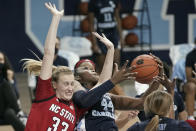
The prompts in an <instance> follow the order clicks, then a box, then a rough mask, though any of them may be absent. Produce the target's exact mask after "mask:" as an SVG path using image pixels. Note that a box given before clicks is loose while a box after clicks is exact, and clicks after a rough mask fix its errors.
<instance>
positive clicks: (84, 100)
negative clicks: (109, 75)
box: [73, 80, 114, 108]
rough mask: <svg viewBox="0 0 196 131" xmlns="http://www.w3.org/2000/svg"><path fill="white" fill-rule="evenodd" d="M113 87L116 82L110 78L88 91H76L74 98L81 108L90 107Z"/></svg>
mask: <svg viewBox="0 0 196 131" xmlns="http://www.w3.org/2000/svg"><path fill="white" fill-rule="evenodd" d="M113 87H114V84H113V83H112V82H111V81H110V80H108V81H106V82H105V83H103V84H102V85H100V86H98V87H97V88H94V89H92V90H89V91H88V92H85V91H78V92H76V93H74V95H73V100H74V102H75V103H76V104H77V105H78V106H79V107H80V108H88V107H91V106H93V105H94V104H96V103H97V102H98V101H99V100H100V99H101V97H102V96H103V95H104V94H105V93H107V92H108V91H109V90H111V89H112V88H113Z"/></svg>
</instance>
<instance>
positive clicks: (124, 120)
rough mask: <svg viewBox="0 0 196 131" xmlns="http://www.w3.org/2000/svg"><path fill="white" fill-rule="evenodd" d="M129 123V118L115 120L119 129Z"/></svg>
mask: <svg viewBox="0 0 196 131" xmlns="http://www.w3.org/2000/svg"><path fill="white" fill-rule="evenodd" d="M127 122H128V117H127V116H126V117H124V118H119V119H116V120H115V123H116V125H117V126H118V128H122V127H123V126H124V125H125V124H126V123H127Z"/></svg>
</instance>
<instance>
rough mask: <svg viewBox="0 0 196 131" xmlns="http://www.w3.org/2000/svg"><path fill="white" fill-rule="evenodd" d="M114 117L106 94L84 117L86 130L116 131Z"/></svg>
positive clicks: (109, 99) (112, 108)
mask: <svg viewBox="0 0 196 131" xmlns="http://www.w3.org/2000/svg"><path fill="white" fill-rule="evenodd" d="M114 117H115V116H114V106H113V103H112V100H111V98H110V96H109V95H108V94H105V95H103V97H102V98H101V100H100V101H99V102H97V103H96V104H95V105H94V106H93V107H92V108H91V109H90V110H89V111H88V113H87V114H86V115H85V126H86V130H87V131H117V130H118V129H117V126H116V125H115V118H114Z"/></svg>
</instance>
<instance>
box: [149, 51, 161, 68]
mask: <svg viewBox="0 0 196 131" xmlns="http://www.w3.org/2000/svg"><path fill="white" fill-rule="evenodd" d="M150 56H152V57H153V58H154V60H155V61H156V62H157V63H158V64H159V65H163V62H162V61H161V59H160V58H159V57H157V56H155V55H153V54H152V53H150Z"/></svg>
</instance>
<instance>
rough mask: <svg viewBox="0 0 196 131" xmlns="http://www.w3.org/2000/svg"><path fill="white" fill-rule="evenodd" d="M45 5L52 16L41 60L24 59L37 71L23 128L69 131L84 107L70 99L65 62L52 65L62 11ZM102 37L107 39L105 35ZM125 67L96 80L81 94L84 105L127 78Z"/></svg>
mask: <svg viewBox="0 0 196 131" xmlns="http://www.w3.org/2000/svg"><path fill="white" fill-rule="evenodd" d="M45 6H46V7H47V8H48V10H50V12H51V13H52V14H53V17H52V22H51V25H50V28H49V31H48V34H47V37H46V41H45V47H44V49H45V50H44V57H43V60H42V61H41V62H40V61H36V60H32V59H28V60H27V61H26V62H25V67H24V68H26V69H27V70H28V71H29V72H32V73H34V74H35V75H36V74H40V76H39V78H38V84H37V90H36V96H35V102H34V103H33V104H32V107H31V111H30V114H29V118H28V121H27V126H26V128H25V131H46V130H47V131H73V130H74V128H75V124H76V122H77V120H78V119H79V118H80V116H81V115H82V114H83V112H84V111H86V109H79V105H75V104H74V103H73V101H72V96H73V90H74V84H75V81H74V75H73V73H72V71H71V70H70V69H69V68H68V67H65V66H59V67H54V66H52V63H53V59H54V53H55V39H56V33H57V28H58V24H59V21H60V18H61V16H62V15H63V11H58V10H57V9H56V7H55V5H52V4H51V3H46V4H45ZM105 40H106V41H107V38H105ZM111 53H113V52H111ZM40 70H41V71H40ZM128 71H130V70H129V69H126V68H123V70H120V71H118V72H117V73H116V74H114V75H113V76H112V78H111V79H110V80H109V79H108V80H104V83H103V84H102V83H100V84H99V85H97V88H95V89H93V90H91V91H89V92H86V93H85V94H83V96H85V99H83V104H84V106H85V105H86V107H87V108H89V106H91V104H92V105H94V104H95V103H96V102H98V100H99V98H100V97H101V96H102V95H103V94H105V93H106V92H108V91H109V90H110V89H112V88H113V87H114V84H116V83H118V82H120V81H122V80H125V79H129V77H130V74H129V72H128ZM95 76H96V74H95ZM52 86H53V88H52Z"/></svg>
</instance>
